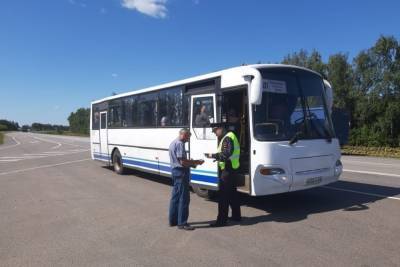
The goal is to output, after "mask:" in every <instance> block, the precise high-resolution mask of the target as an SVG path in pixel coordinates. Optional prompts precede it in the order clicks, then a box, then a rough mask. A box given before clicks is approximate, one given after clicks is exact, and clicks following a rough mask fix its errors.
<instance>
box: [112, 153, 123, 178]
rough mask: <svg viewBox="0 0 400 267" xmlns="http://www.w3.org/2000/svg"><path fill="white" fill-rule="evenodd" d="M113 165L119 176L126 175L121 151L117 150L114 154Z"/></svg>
mask: <svg viewBox="0 0 400 267" xmlns="http://www.w3.org/2000/svg"><path fill="white" fill-rule="evenodd" d="M112 164H113V167H114V171H115V172H116V173H118V174H124V171H125V170H124V165H123V163H122V157H121V153H119V150H118V149H116V150H115V151H114V153H113V157H112Z"/></svg>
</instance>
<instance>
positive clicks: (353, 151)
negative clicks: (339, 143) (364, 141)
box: [342, 146, 400, 158]
mask: <svg viewBox="0 0 400 267" xmlns="http://www.w3.org/2000/svg"><path fill="white" fill-rule="evenodd" d="M342 155H351V156H373V157H388V158H400V147H366V146H343V147H342Z"/></svg>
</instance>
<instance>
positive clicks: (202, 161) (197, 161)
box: [196, 159, 204, 165]
mask: <svg viewBox="0 0 400 267" xmlns="http://www.w3.org/2000/svg"><path fill="white" fill-rule="evenodd" d="M203 163H204V160H202V159H199V160H196V164H197V165H203Z"/></svg>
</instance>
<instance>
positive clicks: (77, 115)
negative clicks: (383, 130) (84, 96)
mask: <svg viewBox="0 0 400 267" xmlns="http://www.w3.org/2000/svg"><path fill="white" fill-rule="evenodd" d="M68 122H69V126H70V130H71V132H73V133H80V134H89V124H90V109H88V108H79V109H78V110H76V111H75V112H71V114H70V115H69V117H68Z"/></svg>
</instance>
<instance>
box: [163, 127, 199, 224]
mask: <svg viewBox="0 0 400 267" xmlns="http://www.w3.org/2000/svg"><path fill="white" fill-rule="evenodd" d="M189 139H190V131H189V130H188V129H185V128H184V129H181V130H180V131H179V137H178V138H177V139H175V140H174V141H172V143H171V144H170V145H169V150H168V151H169V158H170V163H171V174H172V181H173V189H172V195H171V201H170V206H169V225H170V226H176V225H177V226H178V229H182V230H194V227H192V226H191V225H189V224H188V223H187V219H188V217H189V202H190V193H189V179H190V178H189V176H190V168H191V167H192V168H196V166H197V165H201V164H203V163H204V160H190V159H188V158H187V155H186V150H185V143H186V142H188V141H189Z"/></svg>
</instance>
